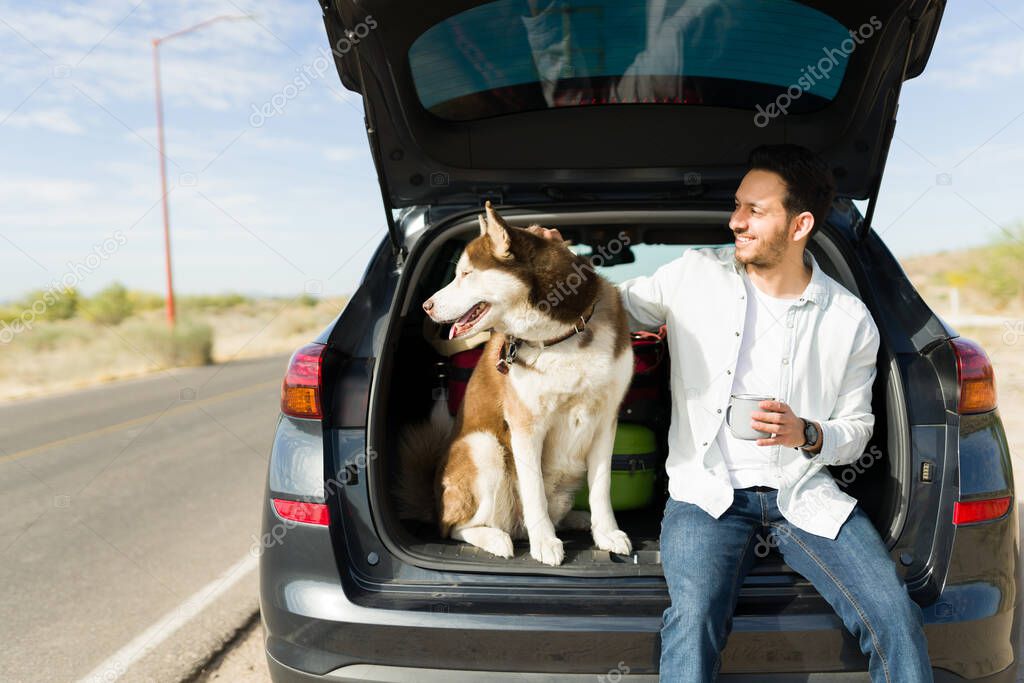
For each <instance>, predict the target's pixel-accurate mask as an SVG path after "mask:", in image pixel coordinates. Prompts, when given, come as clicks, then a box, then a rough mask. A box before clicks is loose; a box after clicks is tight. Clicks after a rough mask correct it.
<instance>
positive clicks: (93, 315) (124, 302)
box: [82, 282, 133, 325]
mask: <svg viewBox="0 0 1024 683" xmlns="http://www.w3.org/2000/svg"><path fill="white" fill-rule="evenodd" d="M132 312H133V307H132V302H131V299H130V298H129V296H128V290H127V289H125V286H124V285H122V284H120V283H119V282H115V283H114V284H112V285H110V286H109V287H106V288H105V289H102V290H100V291H99V292H97V293H96V294H95V295H94V296H91V297H89V298H88V299H86V300H85V301H84V302H83V304H82V315H83V316H84V317H85V319H86V320H91V321H92V322H96V323H101V324H103V325H119V324H120V323H121V321H123V320H124V319H125V318H127V317H129V316H130V315H131V314H132Z"/></svg>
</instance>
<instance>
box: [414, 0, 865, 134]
mask: <svg viewBox="0 0 1024 683" xmlns="http://www.w3.org/2000/svg"><path fill="white" fill-rule="evenodd" d="M850 38H851V33H850V31H849V30H848V29H847V28H846V27H845V26H843V25H842V24H841V23H839V22H838V21H836V20H835V19H833V18H832V17H830V16H828V15H827V14H824V13H822V12H820V11H818V10H815V9H812V8H810V7H807V6H805V5H802V4H800V3H798V2H793V1H791V0H771V1H770V2H769V1H768V0H496V1H495V2H489V3H487V4H484V5H480V6H477V7H474V8H472V9H469V10H466V11H464V12H460V13H459V14H456V15H454V16H452V17H449V18H448V19H446V20H444V21H443V22H441V23H439V24H437V25H435V26H433V27H431V28H430V29H429V30H427V31H426V32H425V33H423V34H422V35H421V36H420V37H419V38H417V39H416V41H415V42H414V43H413V44H412V46H411V47H410V49H409V65H410V68H411V70H412V76H413V82H414V84H415V87H416V93H417V95H418V97H419V99H420V103H421V104H422V105H423V106H424V107H425V108H426V109H427V110H428V111H430V112H432V113H433V114H435V115H437V116H439V117H441V118H445V119H450V120H471V119H477V118H485V117H490V116H497V115H501V114H509V113H515V112H523V111H531V110H538V109H551V108H555V107H574V106H584V105H622V104H625V105H629V104H667V105H673V104H674V105H713V106H719V107H733V108H741V109H756V108H757V107H758V106H762V107H767V106H768V105H770V104H771V103H774V102H776V101H777V98H779V97H780V96H782V95H783V94H784V93H787V91H788V95H789V100H790V101H788V102H787V105H788V106H787V111H788V112H791V113H792V112H795V113H801V112H807V111H813V110H815V109H819V108H821V107H823V106H825V105H826V104H828V102H830V101H831V100H832V99H833V98H834V97H835V94H836V92H837V91H838V90H839V86H840V84H841V81H842V78H843V74H844V73H845V70H846V63H847V59H848V57H849V53H848V52H847V51H846V49H844V46H848V45H849V44H852V41H851V40H850ZM779 102H780V103H781V100H780V101H779Z"/></svg>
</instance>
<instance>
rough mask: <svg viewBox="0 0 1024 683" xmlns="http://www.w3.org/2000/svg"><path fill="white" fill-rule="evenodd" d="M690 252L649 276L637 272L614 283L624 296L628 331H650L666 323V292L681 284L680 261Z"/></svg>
mask: <svg viewBox="0 0 1024 683" xmlns="http://www.w3.org/2000/svg"><path fill="white" fill-rule="evenodd" d="M689 252H690V250H687V251H686V252H685V253H684V254H683V255H682V256H680V257H679V258H677V259H675V260H673V261H670V262H668V263H666V264H665V265H663V266H662V267H659V268H657V269H656V270H655V271H654V272H653V273H652V274H650V275H638V276H636V278H631V279H629V280H627V281H625V282H623V283H621V284H618V285H617V286H616V287H617V288H618V292H620V293H621V294H622V295H623V306H624V307H625V308H626V312H627V314H628V315H629V318H630V329H631V330H651V331H653V330H657V329H658V328H659V327H662V326H663V325H665V323H666V319H667V317H668V313H667V306H668V294H669V292H670V291H671V288H673V287H679V286H680V285H681V283H680V282H679V279H680V278H681V275H682V270H681V266H682V261H683V259H684V258H686V254H688V253H689Z"/></svg>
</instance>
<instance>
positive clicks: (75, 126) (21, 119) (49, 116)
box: [4, 108, 85, 135]
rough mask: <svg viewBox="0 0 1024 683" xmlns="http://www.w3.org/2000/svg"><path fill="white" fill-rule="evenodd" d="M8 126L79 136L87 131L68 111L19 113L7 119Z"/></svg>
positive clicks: (35, 110)
mask: <svg viewBox="0 0 1024 683" xmlns="http://www.w3.org/2000/svg"><path fill="white" fill-rule="evenodd" d="M4 125H6V126H13V127H15V128H40V129H42V130H48V131H52V132H54V133H66V134H69V135H77V134H79V133H82V132H84V131H85V129H84V128H82V125H81V124H80V123H79V122H78V120H77V119H75V118H74V117H72V115H71V112H69V111H68V110H67V109H58V108H49V109H34V110H31V111H21V110H19V111H17V112H15V113H13V114H11V115H10V116H8V117H7V120H6V122H5V123H4Z"/></svg>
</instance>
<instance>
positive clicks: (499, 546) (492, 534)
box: [478, 529, 513, 559]
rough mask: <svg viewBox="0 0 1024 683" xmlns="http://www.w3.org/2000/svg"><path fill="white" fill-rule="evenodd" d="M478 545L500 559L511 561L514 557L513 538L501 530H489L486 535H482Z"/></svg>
mask: <svg viewBox="0 0 1024 683" xmlns="http://www.w3.org/2000/svg"><path fill="white" fill-rule="evenodd" d="M478 545H479V546H480V547H481V548H483V549H484V550H486V551H487V552H489V553H491V554H492V555H497V556H498V557H504V558H506V559H509V558H511V557H512V555H513V552H512V537H511V536H509V535H508V534H506V533H505V532H504V531H502V530H501V529H488V530H487V532H486V533H484V534H480V538H479V544H478Z"/></svg>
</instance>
